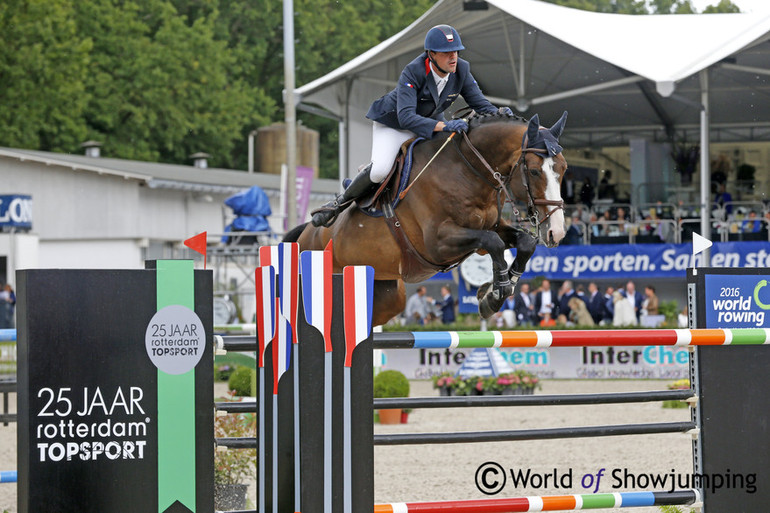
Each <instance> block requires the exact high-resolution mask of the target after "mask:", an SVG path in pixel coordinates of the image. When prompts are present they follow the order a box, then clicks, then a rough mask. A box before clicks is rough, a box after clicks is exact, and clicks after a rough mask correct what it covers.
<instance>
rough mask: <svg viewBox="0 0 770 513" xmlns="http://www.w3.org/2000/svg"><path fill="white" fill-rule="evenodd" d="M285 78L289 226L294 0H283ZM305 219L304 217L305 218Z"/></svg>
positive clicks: (293, 181) (292, 208)
mask: <svg viewBox="0 0 770 513" xmlns="http://www.w3.org/2000/svg"><path fill="white" fill-rule="evenodd" d="M283 55H284V57H283V78H284V109H285V116H284V119H285V120H286V168H287V187H286V192H287V198H286V208H287V210H286V214H287V217H286V220H287V226H288V228H289V229H290V228H293V227H294V226H297V110H296V104H295V103H294V2H293V0H283ZM303 221H304V219H303Z"/></svg>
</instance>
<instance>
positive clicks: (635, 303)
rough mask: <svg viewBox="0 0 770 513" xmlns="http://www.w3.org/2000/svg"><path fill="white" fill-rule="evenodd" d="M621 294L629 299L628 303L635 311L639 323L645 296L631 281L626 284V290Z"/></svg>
mask: <svg viewBox="0 0 770 513" xmlns="http://www.w3.org/2000/svg"><path fill="white" fill-rule="evenodd" d="M620 294H621V295H622V296H623V297H625V298H627V299H628V302H629V303H630V304H631V307H632V308H633V309H634V314H635V315H636V320H637V321H639V316H640V315H641V314H642V302H643V301H644V296H643V295H642V293H641V292H639V291H638V290H636V286H635V285H634V282H633V281H629V282H628V283H626V289H625V290H621V291H620Z"/></svg>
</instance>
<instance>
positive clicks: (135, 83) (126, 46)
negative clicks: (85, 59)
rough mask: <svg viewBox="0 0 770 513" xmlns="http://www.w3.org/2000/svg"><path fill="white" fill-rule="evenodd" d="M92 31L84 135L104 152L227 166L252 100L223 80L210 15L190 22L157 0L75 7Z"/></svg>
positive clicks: (224, 56) (224, 63)
mask: <svg viewBox="0 0 770 513" xmlns="http://www.w3.org/2000/svg"><path fill="white" fill-rule="evenodd" d="M78 8H79V11H80V12H79V16H78V19H79V20H80V23H81V29H82V30H83V31H84V32H86V33H89V34H93V38H94V51H93V56H92V70H91V73H90V75H89V79H88V86H89V90H91V91H92V98H91V101H90V103H89V108H88V111H87V114H86V120H87V123H88V126H89V137H91V138H95V139H98V140H101V141H103V142H104V145H105V148H107V150H108V153H109V154H110V155H115V156H119V157H122V158H131V159H138V160H160V161H163V162H176V163H186V162H189V159H188V156H189V155H190V154H191V153H194V152H196V151H207V152H209V153H211V154H212V164H213V165H219V166H231V165H232V155H231V153H232V151H233V149H234V146H235V144H236V142H238V141H240V140H242V139H241V137H242V135H241V127H242V126H243V125H244V124H246V122H247V120H248V119H250V117H251V116H252V115H251V114H250V113H251V112H253V104H254V98H253V97H252V96H250V95H249V94H248V92H247V90H246V88H245V87H244V85H243V83H242V82H241V81H240V80H238V79H235V80H233V79H231V76H230V72H229V70H230V68H231V66H232V65H233V63H234V58H233V57H232V55H231V54H230V53H229V52H227V51H226V43H225V42H223V41H216V40H215V38H214V25H215V23H216V16H217V13H216V11H213V12H212V13H211V14H210V15H209V16H206V17H200V18H198V19H196V20H194V21H193V22H192V23H191V24H188V23H187V20H186V19H185V17H184V16H180V15H179V14H178V13H177V12H176V9H175V8H174V6H173V5H171V4H170V3H169V2H164V1H161V0H155V1H152V0H151V1H147V2H142V5H140V4H138V3H134V2H117V1H104V0H84V1H81V2H79V7H78Z"/></svg>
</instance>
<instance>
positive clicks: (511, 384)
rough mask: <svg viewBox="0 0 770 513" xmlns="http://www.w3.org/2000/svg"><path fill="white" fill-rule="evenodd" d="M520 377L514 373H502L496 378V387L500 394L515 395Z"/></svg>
mask: <svg viewBox="0 0 770 513" xmlns="http://www.w3.org/2000/svg"><path fill="white" fill-rule="evenodd" d="M518 381H519V380H518V378H517V377H516V375H515V374H513V373H510V372H509V373H505V374H500V375H499V376H497V378H495V387H496V389H497V390H499V391H500V392H499V393H500V395H514V394H515V393H516V391H517V390H518V388H519V383H518Z"/></svg>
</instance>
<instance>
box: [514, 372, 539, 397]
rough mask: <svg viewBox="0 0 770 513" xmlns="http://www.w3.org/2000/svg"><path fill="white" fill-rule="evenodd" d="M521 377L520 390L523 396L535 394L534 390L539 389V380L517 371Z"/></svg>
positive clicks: (530, 374)
mask: <svg viewBox="0 0 770 513" xmlns="http://www.w3.org/2000/svg"><path fill="white" fill-rule="evenodd" d="M517 372H519V373H520V375H521V389H522V393H523V394H524V395H532V394H534V393H535V388H539V387H540V379H539V378H538V377H537V376H535V375H534V374H532V373H531V372H527V371H525V370H520V371H517Z"/></svg>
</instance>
